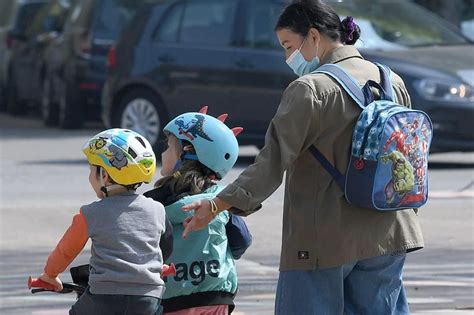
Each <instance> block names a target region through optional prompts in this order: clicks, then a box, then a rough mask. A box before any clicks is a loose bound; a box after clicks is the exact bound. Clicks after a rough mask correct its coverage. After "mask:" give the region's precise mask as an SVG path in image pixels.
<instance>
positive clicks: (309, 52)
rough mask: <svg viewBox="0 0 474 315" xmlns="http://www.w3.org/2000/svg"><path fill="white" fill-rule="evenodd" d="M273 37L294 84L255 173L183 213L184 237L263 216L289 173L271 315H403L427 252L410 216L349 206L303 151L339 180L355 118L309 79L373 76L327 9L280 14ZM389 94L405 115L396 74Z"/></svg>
mask: <svg viewBox="0 0 474 315" xmlns="http://www.w3.org/2000/svg"><path fill="white" fill-rule="evenodd" d="M275 30H276V34H277V36H278V39H279V41H280V43H281V45H282V47H283V48H284V50H285V54H286V57H287V63H288V65H289V66H290V67H291V68H292V69H293V70H294V72H295V73H296V74H297V75H298V76H300V78H298V79H297V80H295V81H294V82H292V83H291V84H290V85H289V86H288V88H287V89H286V90H285V92H284V94H283V97H282V100H281V103H280V105H279V108H278V111H277V113H276V115H275V117H274V118H273V119H272V121H271V123H270V125H269V128H268V131H267V134H266V138H265V147H264V148H263V149H262V151H261V152H260V154H259V155H258V156H257V158H256V160H255V163H254V164H253V165H251V166H249V167H248V168H247V169H246V170H245V171H244V172H243V173H242V174H241V175H240V176H239V178H238V179H237V180H236V181H235V182H234V183H232V184H230V185H229V186H227V188H226V189H224V190H223V191H221V192H220V193H219V194H218V196H217V197H216V198H214V199H213V200H211V201H209V200H201V201H197V202H194V203H192V204H190V205H187V206H185V207H184V208H183V209H184V210H191V209H195V211H196V213H195V215H194V217H193V218H192V220H188V221H187V222H186V223H187V226H186V229H185V231H184V233H183V236H184V237H186V236H187V234H188V233H189V232H190V231H194V230H198V229H201V228H203V227H204V226H206V225H207V223H208V222H209V221H210V220H211V219H212V213H211V209H212V210H213V211H215V210H216V209H215V208H216V207H217V209H218V211H220V210H221V209H231V210H230V211H231V212H232V213H234V214H239V215H243V216H246V215H249V214H251V213H253V212H255V211H257V210H259V209H260V207H261V206H260V204H261V202H262V201H264V200H265V199H266V198H268V197H269V196H270V195H271V194H272V193H273V192H274V191H275V190H276V189H277V188H278V186H279V185H280V184H281V182H282V178H283V174H284V172H285V171H286V187H285V202H284V214H283V241H282V252H281V260H280V276H279V280H278V288H277V295H276V304H275V312H276V314H290V315H291V314H343V313H345V314H409V310H408V304H407V300H406V296H405V290H404V288H403V283H402V268H403V265H404V261H405V253H406V252H408V251H413V250H416V249H420V248H422V247H423V246H424V244H423V237H422V234H421V228H420V226H419V223H418V219H417V215H416V213H415V211H413V210H412V209H409V210H403V211H395V212H386V213H385V212H384V213H382V212H378V211H374V210H368V209H362V208H358V207H356V206H353V205H350V204H348V203H347V201H346V199H345V197H344V194H343V192H342V190H341V189H340V188H339V187H338V185H337V183H336V182H335V181H334V180H333V178H332V177H331V175H329V174H328V173H327V172H326V171H325V170H324V169H323V167H322V166H321V165H320V164H319V162H318V161H317V160H316V159H315V158H314V157H313V156H312V155H311V153H310V152H309V151H308V148H309V147H310V146H312V145H315V146H316V147H317V148H318V149H319V150H320V151H321V152H322V153H323V154H324V155H325V156H326V158H327V159H328V160H329V161H330V162H331V163H332V165H334V166H335V167H336V168H337V169H338V170H339V171H340V172H341V173H345V170H346V167H347V164H348V161H349V152H350V147H351V140H352V139H351V138H352V132H353V129H354V126H355V123H356V120H357V117H358V115H359V114H360V109H359V108H358V106H357V105H356V104H355V103H354V102H353V100H352V99H351V98H350V96H349V95H348V94H347V93H346V92H345V91H343V90H342V89H341V87H340V86H339V85H338V84H337V83H336V82H335V81H333V80H332V79H330V78H329V77H328V76H326V75H325V74H311V72H312V71H314V70H316V69H317V68H318V67H319V66H320V65H323V64H329V63H333V64H337V65H339V66H340V67H342V68H344V69H345V70H346V71H347V72H349V73H350V74H351V75H352V76H353V77H355V78H356V79H357V80H358V83H359V84H360V85H361V86H362V85H363V84H365V83H366V82H367V81H368V80H374V81H377V82H380V74H379V70H378V68H377V67H376V66H375V65H374V64H373V63H371V62H369V61H366V60H364V59H363V57H362V56H361V55H360V53H359V52H358V51H357V49H356V48H354V47H353V46H352V45H353V44H354V43H355V42H356V41H357V39H358V38H359V36H360V29H359V27H358V26H357V25H356V24H355V23H354V21H353V20H352V18H351V17H347V18H346V19H344V20H343V21H342V22H341V21H340V19H339V16H338V15H337V14H336V13H335V11H334V10H333V9H332V8H331V7H329V6H328V5H326V4H324V3H321V2H319V1H316V0H312V1H310V0H307V1H299V2H296V3H293V4H291V5H289V6H288V7H286V8H285V10H284V12H283V13H282V14H281V16H280V18H279V20H278V22H277V25H276V27H275ZM392 84H393V89H394V92H395V94H396V96H397V99H398V102H399V103H401V104H403V105H405V106H410V97H409V95H408V93H407V90H406V88H405V86H404V83H403V81H402V80H401V79H400V77H398V76H397V75H396V74H393V75H392ZM211 206H212V207H211Z"/></svg>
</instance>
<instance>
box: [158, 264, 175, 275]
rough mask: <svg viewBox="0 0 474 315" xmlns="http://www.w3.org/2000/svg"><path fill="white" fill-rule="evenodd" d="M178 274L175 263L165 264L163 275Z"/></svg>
mask: <svg viewBox="0 0 474 315" xmlns="http://www.w3.org/2000/svg"><path fill="white" fill-rule="evenodd" d="M168 276H176V267H175V266H174V264H173V263H172V264H170V265H166V264H163V270H162V271H161V277H162V278H164V277H168Z"/></svg>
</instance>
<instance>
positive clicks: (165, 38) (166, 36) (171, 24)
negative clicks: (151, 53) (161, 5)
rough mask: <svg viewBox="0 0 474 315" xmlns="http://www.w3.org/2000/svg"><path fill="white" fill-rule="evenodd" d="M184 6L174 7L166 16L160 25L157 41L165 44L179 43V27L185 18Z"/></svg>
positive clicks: (177, 5)
mask: <svg viewBox="0 0 474 315" xmlns="http://www.w3.org/2000/svg"><path fill="white" fill-rule="evenodd" d="M183 11H184V4H182V3H178V4H176V5H174V6H173V7H172V8H171V9H170V11H168V12H167V13H166V14H165V17H164V19H163V20H162V22H161V23H159V25H158V29H157V30H156V36H155V39H156V40H157V41H159V42H164V43H175V42H177V41H178V35H179V26H180V24H181V18H182V16H183Z"/></svg>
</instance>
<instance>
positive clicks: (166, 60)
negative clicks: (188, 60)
mask: <svg viewBox="0 0 474 315" xmlns="http://www.w3.org/2000/svg"><path fill="white" fill-rule="evenodd" d="M158 61H160V62H162V63H172V62H174V61H175V59H174V58H173V57H171V55H168V54H166V55H161V56H158Z"/></svg>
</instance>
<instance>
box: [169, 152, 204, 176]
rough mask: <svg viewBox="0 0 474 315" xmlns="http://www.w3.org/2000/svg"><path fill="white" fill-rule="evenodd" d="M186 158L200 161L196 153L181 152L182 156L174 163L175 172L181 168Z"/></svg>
mask: <svg viewBox="0 0 474 315" xmlns="http://www.w3.org/2000/svg"><path fill="white" fill-rule="evenodd" d="M184 160H193V161H199V159H198V156H197V155H196V154H191V153H186V152H184V153H183V154H181V157H180V158H179V160H177V161H176V164H175V165H174V168H173V172H175V171H177V170H179V168H180V167H181V164H183V161H184Z"/></svg>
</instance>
